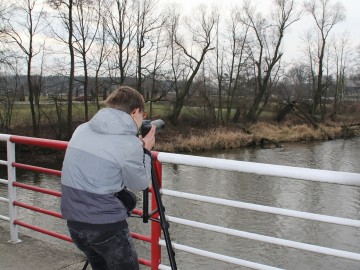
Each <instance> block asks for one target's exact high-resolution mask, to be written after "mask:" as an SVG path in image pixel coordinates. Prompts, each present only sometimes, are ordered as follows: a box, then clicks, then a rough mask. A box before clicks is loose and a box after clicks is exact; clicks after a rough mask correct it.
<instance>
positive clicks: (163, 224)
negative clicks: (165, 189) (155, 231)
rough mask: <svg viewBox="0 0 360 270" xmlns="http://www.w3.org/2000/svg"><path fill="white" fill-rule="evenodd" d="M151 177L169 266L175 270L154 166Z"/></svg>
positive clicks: (167, 224) (172, 251)
mask: <svg viewBox="0 0 360 270" xmlns="http://www.w3.org/2000/svg"><path fill="white" fill-rule="evenodd" d="M151 176H152V186H153V192H154V195H155V199H156V203H157V206H158V211H159V216H160V225H161V228H162V231H163V234H164V238H165V243H166V249H167V253H168V256H169V261H170V265H171V269H172V270H177V266H176V261H175V252H174V250H173V247H172V245H171V239H170V234H169V230H168V229H169V227H170V225H169V222H167V221H166V218H165V208H164V206H163V204H162V200H161V196H160V190H159V184H158V180H157V177H156V173H155V170H154V166H152V168H151Z"/></svg>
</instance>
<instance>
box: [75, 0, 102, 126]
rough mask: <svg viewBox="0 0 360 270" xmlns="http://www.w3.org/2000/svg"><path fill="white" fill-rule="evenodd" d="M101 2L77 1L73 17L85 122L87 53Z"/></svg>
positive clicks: (87, 75) (98, 17)
mask: <svg viewBox="0 0 360 270" xmlns="http://www.w3.org/2000/svg"><path fill="white" fill-rule="evenodd" d="M101 5H102V1H101V0H99V1H95V2H93V1H92V0H88V1H78V2H76V5H75V7H76V8H75V14H74V15H75V16H74V39H75V40H74V43H75V44H74V45H75V46H74V49H75V51H76V52H77V53H79V55H80V58H81V62H82V67H83V72H84V80H83V81H82V84H83V96H84V100H83V101H84V111H85V112H84V114H85V119H84V120H85V121H86V122H87V121H88V120H89V109H88V100H89V98H88V97H89V93H88V92H89V91H88V85H89V63H88V58H89V56H88V52H89V51H90V49H91V47H92V45H93V43H94V40H95V38H96V34H97V32H98V29H99V24H100V18H101V16H100V12H99V11H100V7H101Z"/></svg>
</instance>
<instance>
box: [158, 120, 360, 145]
mask: <svg viewBox="0 0 360 270" xmlns="http://www.w3.org/2000/svg"><path fill="white" fill-rule="evenodd" d="M357 136H360V130H359V126H358V125H354V126H349V125H346V126H344V125H342V124H335V123H332V124H321V125H320V126H319V128H317V129H315V128H312V127H310V126H309V125H306V124H299V125H293V124H292V125H290V124H289V125H287V124H281V125H278V124H271V123H257V124H254V125H251V126H249V127H246V128H245V127H243V126H228V127H217V128H194V127H190V126H185V125H183V126H177V127H171V126H170V127H168V126H167V127H165V129H164V130H162V131H160V132H159V133H158V134H157V136H156V146H155V148H154V150H156V151H163V152H199V151H207V150H213V149H233V148H242V147H254V146H258V147H281V145H282V144H283V143H286V142H298V141H315V140H316V141H326V140H334V139H340V138H352V137H357Z"/></svg>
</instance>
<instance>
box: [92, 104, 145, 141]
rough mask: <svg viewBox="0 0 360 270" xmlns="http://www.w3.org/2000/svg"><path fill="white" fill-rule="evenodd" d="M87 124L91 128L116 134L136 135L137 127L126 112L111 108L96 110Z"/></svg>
mask: <svg viewBox="0 0 360 270" xmlns="http://www.w3.org/2000/svg"><path fill="white" fill-rule="evenodd" d="M89 126H90V128H91V129H92V130H94V131H96V132H99V133H105V134H117V135H136V134H137V133H138V127H137V125H136V123H135V121H134V119H132V118H131V116H130V115H129V114H127V113H126V112H123V111H120V110H117V109H113V108H104V109H101V110H100V111H98V112H97V113H96V114H95V116H94V117H93V118H92V119H91V120H90V122H89Z"/></svg>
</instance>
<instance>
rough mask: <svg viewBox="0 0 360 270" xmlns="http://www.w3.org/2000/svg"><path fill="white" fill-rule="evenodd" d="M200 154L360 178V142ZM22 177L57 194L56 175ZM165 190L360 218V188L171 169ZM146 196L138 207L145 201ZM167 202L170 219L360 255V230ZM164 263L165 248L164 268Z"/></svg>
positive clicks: (211, 236)
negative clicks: (351, 174) (200, 223)
mask: <svg viewBox="0 0 360 270" xmlns="http://www.w3.org/2000/svg"><path fill="white" fill-rule="evenodd" d="M197 155H201V156H207V157H216V158H224V159H233V160H243V161H251V162H258V163H270V164H279V165H289V166H297V167H306V168H316V169H327V170H335V171H347V172H356V173H360V166H359V163H360V139H359V138H355V139H347V140H334V141H327V142H306V143H291V144H286V145H284V146H283V147H282V148H272V149H259V148H247V149H233V150H227V151H211V152H205V153H200V154H197ZM17 176H18V179H19V181H21V182H25V183H26V182H27V183H32V184H36V185H38V186H40V187H43V188H49V189H56V190H59V186H60V183H59V182H60V181H59V178H58V177H55V176H48V175H43V174H38V173H32V172H20V171H18V172H17ZM2 177H3V176H2ZM163 187H164V188H165V189H170V190H177V191H183V192H189V193H197V194H201V195H207V196H214V197H219V198H225V199H231V200H239V201H243V202H248V203H254V204H261V205H266V206H272V207H280V208H286V209H291V210H298V211H306V212H312V213H317V214H324V215H333V216H338V217H344V218H351V219H357V220H360V187H354V186H343V185H336V184H327V183H318V182H309V181H302V180H290V179H286V178H276V177H268V176H254V175H249V174H243V173H237V172H224V171H216V170H211V169H204V168H195V167H189V166H182V165H171V164H164V165H163ZM0 192H1V196H4V192H5V188H4V187H3V185H0ZM18 194H19V197H21V198H23V199H22V200H24V201H25V202H28V203H31V204H34V205H38V206H41V207H44V208H46V209H50V210H54V211H59V199H58V198H54V197H52V196H49V195H44V194H39V193H33V192H31V191H26V190H20V189H19V190H18ZM140 195H141V194H140ZM140 195H139V201H140V202H139V203H141V196H140ZM163 202H164V205H165V207H166V214H167V215H171V216H176V217H183V218H186V219H190V220H194V221H199V222H204V223H208V224H213V225H217V226H226V227H229V228H233V229H237V230H241V231H246V232H251V233H257V234H261V235H267V236H272V237H278V238H284V239H288V240H292V241H299V242H303V243H307V244H313V245H320V246H324V247H329V248H334V249H340V250H346V251H350V252H357V253H359V252H360V230H359V229H356V228H351V227H346V226H340V225H331V224H325V223H321V222H315V221H306V220H302V219H297V218H290V217H282V216H277V215H272V214H265V213H260V212H254V211H249V210H241V209H239V210H234V209H233V208H230V207H217V206H214V205H211V204H207V203H200V202H195V201H188V200H184V199H177V198H172V197H166V196H164V198H163ZM0 207H1V208H0V210H1V211H2V212H0V214H3V215H4V214H5V213H4V212H3V211H5V210H4V206H3V204H0ZM19 219H23V220H24V221H26V222H29V223H31V224H35V225H39V226H40V225H41V226H43V227H44V226H45V225H44V224H46V228H47V229H50V230H54V231H56V232H60V233H66V229H65V226H64V222H63V221H62V220H57V219H56V220H55V221H54V218H53V217H46V216H45V217H44V215H39V214H36V213H32V212H29V211H28V210H23V209H19ZM129 223H130V224H131V226H132V230H133V231H136V232H145V233H148V232H149V225H147V224H143V223H142V222H141V221H140V220H139V219H135V218H131V219H130V220H129ZM21 231H22V232H24V233H26V234H30V235H34V236H36V237H41V238H43V240H44V241H52V242H54V244H59V245H64V246H66V247H67V248H71V247H69V244H67V243H65V244H64V242H63V241H61V240H57V239H53V238H51V237H50V240H49V237H48V236H39V234H38V233H34V232H30V231H28V230H26V229H22V230H21ZM170 234H171V238H172V241H173V242H176V243H179V244H184V245H189V246H192V247H196V248H202V249H205V250H208V251H212V252H217V253H221V254H224V255H228V256H234V257H237V258H240V259H244V260H249V261H253V262H257V263H261V264H267V265H271V266H275V267H279V268H284V269H294V270H304V269H316V270H318V269H324V270H325V269H326V270H329V269H334V270H335V269H339V270H345V269H346V270H352V269H353V270H355V269H357V270H358V269H360V263H359V262H356V261H352V260H346V259H339V258H336V257H331V256H326V255H321V254H316V253H310V252H304V251H299V250H296V249H292V248H286V247H281V246H278V245H273V244H266V243H262V242H257V241H253V240H247V239H242V238H234V237H231V236H227V235H222V234H218V233H213V232H204V231H203V230H199V229H192V228H190V227H184V226H180V225H177V224H171V227H170ZM137 246H138V251H139V255H140V257H143V258H146V259H149V255H148V252H149V247H148V244H147V243H140V242H138V241H137ZM166 257H167V254H166V253H165V249H164V253H163V258H164V261H165V262H166ZM176 260H177V264H178V267H179V269H194V268H196V269H199V270H200V269H204V270H205V269H206V270H215V269H216V270H218V269H247V268H241V267H239V266H234V265H231V264H226V263H222V262H219V261H216V260H210V259H199V257H197V256H193V255H190V254H188V253H184V252H181V251H179V252H177V254H176ZM144 269H148V268H144Z"/></svg>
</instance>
